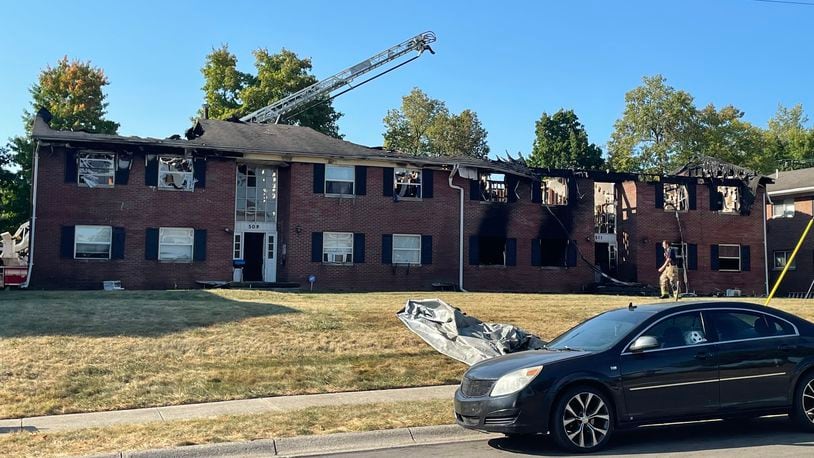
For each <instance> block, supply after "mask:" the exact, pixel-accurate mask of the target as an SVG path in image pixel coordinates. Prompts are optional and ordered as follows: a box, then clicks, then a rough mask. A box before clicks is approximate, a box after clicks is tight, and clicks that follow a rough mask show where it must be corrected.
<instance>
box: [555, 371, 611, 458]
mask: <svg viewBox="0 0 814 458" xmlns="http://www.w3.org/2000/svg"><path fill="white" fill-rule="evenodd" d="M613 420H614V418H613V411H612V409H611V405H610V402H609V400H608V398H607V396H605V394H604V393H602V392H600V391H599V390H597V389H595V388H593V387H589V386H580V387H574V388H571V389H568V390H567V391H566V392H565V393H563V395H562V396H561V397H560V398H559V401H558V402H557V404H556V407H555V410H554V412H553V418H552V425H551V431H552V432H553V436H554V440H555V441H556V442H557V445H559V446H560V447H561V448H564V449H566V450H569V451H573V452H581V453H586V452H595V451H597V450H599V449H601V448H603V447H604V446H605V445H606V444H607V443H608V440H609V439H610V437H611V434H612V433H613V424H614V421H613Z"/></svg>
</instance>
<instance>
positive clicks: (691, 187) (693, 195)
mask: <svg viewBox="0 0 814 458" xmlns="http://www.w3.org/2000/svg"><path fill="white" fill-rule="evenodd" d="M697 194H698V193H697V192H696V190H695V183H687V200H688V201H689V202H688V205H689V208H690V210H695V209H696V208H697V206H696V200H697Z"/></svg>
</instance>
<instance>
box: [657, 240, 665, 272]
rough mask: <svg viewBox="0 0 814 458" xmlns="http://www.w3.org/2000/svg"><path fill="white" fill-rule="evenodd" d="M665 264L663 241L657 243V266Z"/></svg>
mask: <svg viewBox="0 0 814 458" xmlns="http://www.w3.org/2000/svg"><path fill="white" fill-rule="evenodd" d="M662 264H664V247H663V246H661V242H659V243H657V244H656V267H661V266H662Z"/></svg>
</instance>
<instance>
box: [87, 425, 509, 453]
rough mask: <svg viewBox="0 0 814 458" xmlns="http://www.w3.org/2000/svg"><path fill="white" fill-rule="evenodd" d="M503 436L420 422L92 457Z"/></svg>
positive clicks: (334, 448) (345, 448)
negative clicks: (370, 428) (408, 426)
mask: <svg viewBox="0 0 814 458" xmlns="http://www.w3.org/2000/svg"><path fill="white" fill-rule="evenodd" d="M496 437H502V436H501V435H500V434H489V433H482V432H478V431H472V430H468V429H464V428H462V427H460V426H458V425H440V426H418V427H413V428H397V429H384V430H377V431H364V432H358V433H336V434H324V435H311V436H294V437H283V438H279V439H262V440H256V441H248V442H224V443H219V444H202V445H190V446H185V447H173V448H163V449H151V450H139V451H128V452H114V453H105V454H100V455H92V458H198V457H209V456H223V457H228V456H240V457H251V456H290V457H294V456H310V455H318V454H324V453H343V452H360V451H365V450H377V449H386V448H394V447H409V446H412V445H429V444H439V443H448V442H465V441H475V440H484V439H492V438H496Z"/></svg>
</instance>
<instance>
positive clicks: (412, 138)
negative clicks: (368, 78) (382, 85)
mask: <svg viewBox="0 0 814 458" xmlns="http://www.w3.org/2000/svg"><path fill="white" fill-rule="evenodd" d="M384 125H385V132H384V146H385V148H388V149H393V150H398V151H401V152H404V153H408V154H412V155H414V156H471V157H476V158H480V159H483V158H486V156H487V155H488V154H489V145H488V144H487V142H486V136H487V132H486V129H484V128H483V126H482V125H481V122H480V120H479V119H478V115H477V113H475V112H474V111H472V110H469V109H467V110H463V111H462V112H461V113H460V114H452V113H450V112H449V109H447V106H446V104H445V103H444V102H443V101H441V100H438V99H433V98H430V97H429V96H428V95H427V94H425V93H424V92H423V91H422V90H421V89H418V88H414V89H413V90H412V91H410V93H409V94H408V95H406V96H404V97H402V101H401V108H397V109H392V110H388V112H387V115H386V116H385V117H384Z"/></svg>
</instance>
